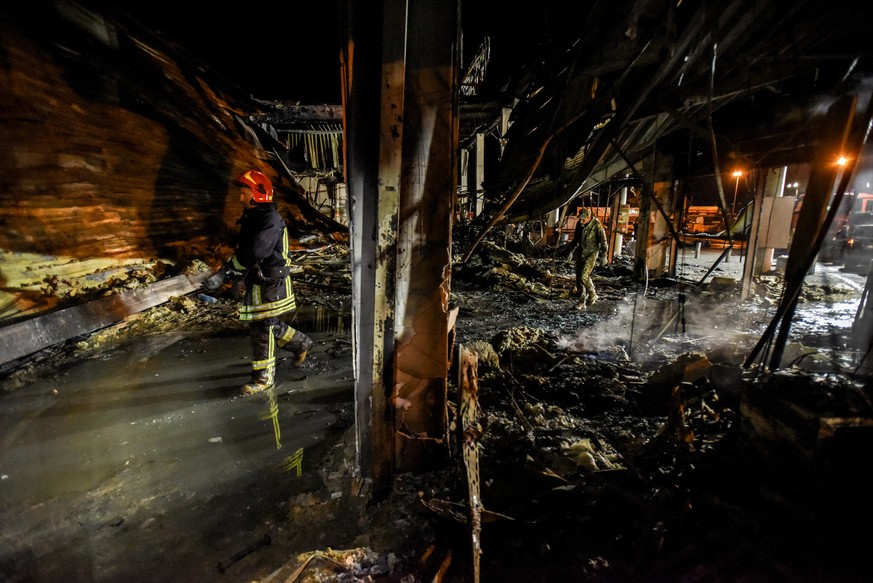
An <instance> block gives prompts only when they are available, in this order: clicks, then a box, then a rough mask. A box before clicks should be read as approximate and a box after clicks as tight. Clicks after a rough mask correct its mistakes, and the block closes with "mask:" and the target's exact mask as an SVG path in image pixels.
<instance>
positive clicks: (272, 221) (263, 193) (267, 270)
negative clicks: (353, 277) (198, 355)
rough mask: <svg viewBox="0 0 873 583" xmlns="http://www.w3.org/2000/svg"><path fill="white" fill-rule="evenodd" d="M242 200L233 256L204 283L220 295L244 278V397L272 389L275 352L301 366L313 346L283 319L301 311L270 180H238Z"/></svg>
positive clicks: (250, 176) (256, 175)
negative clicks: (248, 352) (248, 363)
mask: <svg viewBox="0 0 873 583" xmlns="http://www.w3.org/2000/svg"><path fill="white" fill-rule="evenodd" d="M235 182H236V184H238V185H239V187H240V197H239V200H240V202H241V203H242V205H243V207H244V208H243V213H242V216H241V217H240V219H239V220H238V221H237V223H238V224H239V225H240V232H239V240H238V242H237V247H236V250H235V252H234V254H233V256H232V257H231V258H230V259H228V260H227V261H226V262H225V263H224V265H223V266H222V267H221V269H220V270H219V271H218V272H216V274H214V275H213V276H211V277H210V278H209V279H207V280H206V281H205V282H204V283H203V287H204V288H206V289H217V288H218V287H219V286H220V285H221V283H223V282H224V280H225V279H227V277H232V276H234V275H236V276H238V277H242V279H243V281H244V282H245V288H246V289H245V296H244V299H243V304H242V306H241V308H240V314H239V319H240V320H241V321H243V322H248V323H249V330H250V335H251V345H252V376H251V382H249V383H248V384H246V385H245V386H243V388H242V394H243V395H252V394H254V393H259V392H261V391H264V390H267V389H269V388H271V387H272V386H273V384H274V382H275V377H276V348H284V349H286V350H289V351H291V352H292V353H293V354H294V356H295V362H296V364H297V365H298V366H299V365H300V364H303V362H304V361H305V360H306V356H307V354H308V353H309V350H310V349H311V348H312V346H313V341H312V339H310V338H309V337H307V336H306V335H305V334H303V333H302V332H300V331H299V330H295V329H294V328H292V327H291V326H289V325H288V324H286V323H285V322H284V321H282V320H281V319H280V318H281V317H282V316H287V315H288V314H290V313H292V312H293V311H294V310H296V309H297V303H296V300H295V298H294V288H293V286H292V284H291V261H290V259H289V257H288V230H287V228H286V227H285V221H284V220H283V219H282V216H281V215H280V214H279V211H278V210H277V207H276V204H275V203H274V202H273V185H272V184H271V183H270V179H269V178H267V176H265V175H264V174H263V173H261V172H258V171H257V170H247V171H245V172H243V173H242V174H240V175H239V177H238V178H237V179H236V181H235Z"/></svg>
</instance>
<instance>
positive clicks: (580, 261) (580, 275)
mask: <svg viewBox="0 0 873 583" xmlns="http://www.w3.org/2000/svg"><path fill="white" fill-rule="evenodd" d="M567 250H568V251H573V259H574V260H575V261H576V289H575V291H574V293H578V294H579V303H578V304H576V309H578V310H584V309H585V308H586V307H587V306H590V305H592V304H594V302H596V301H597V292H596V291H595V289H594V282H593V281H591V272H592V271H593V270H594V266H595V265H596V264H597V260H598V257H599V259H600V264H601V265H605V264H606V254H607V250H608V246H607V242H606V232H605V231H604V230H603V225H602V224H601V223H600V221H599V220H597V218H596V217H594V216H593V215H592V214H591V211H590V210H589V209H582V210H581V211H580V212H579V220H578V221H577V223H576V231H575V232H574V234H573V241H572V242H571V243H570V245H569V248H568V249H567Z"/></svg>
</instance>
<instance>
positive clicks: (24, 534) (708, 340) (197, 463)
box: [0, 246, 873, 583]
mask: <svg viewBox="0 0 873 583" xmlns="http://www.w3.org/2000/svg"><path fill="white" fill-rule="evenodd" d="M717 255H718V253H717V252H715V251H714V250H706V252H704V253H703V254H702V255H701V257H693V256H692V255H691V253H690V252H689V253H687V254H686V255H685V257H683V258H682V261H683V263H682V270H680V272H679V273H680V275H681V277H682V279H680V280H676V279H672V280H671V279H661V280H653V281H651V282H648V283H647V284H639V283H634V282H631V281H630V278H629V277H628V276H627V275H626V271H624V270H622V267H621V265H620V264H617V265H615V266H613V267H612V268H611V269H603V270H599V271H598V272H597V275H596V283H597V285H598V293H599V294H600V297H601V299H600V300H599V302H598V303H597V304H595V306H593V307H592V308H590V309H588V310H586V311H577V310H575V309H574V308H573V304H574V301H573V299H572V298H570V297H568V293H567V292H568V291H569V288H570V287H571V283H572V266H570V264H569V263H566V262H563V261H560V260H559V261H555V260H554V259H553V258H541V259H539V260H532V259H530V258H525V257H522V256H519V255H516V254H514V253H512V252H510V251H508V250H506V249H503V248H499V247H497V246H493V247H489V248H488V249H487V250H486V251H483V253H481V254H480V255H479V256H478V259H477V260H475V261H473V262H470V263H469V264H468V265H465V266H463V267H458V268H456V270H455V274H454V276H453V284H452V289H453V291H452V302H453V303H454V304H455V305H457V306H458V307H459V308H460V312H459V315H458V321H457V330H456V331H457V337H456V341H457V342H458V343H460V344H462V345H464V346H466V347H469V348H471V349H473V350H475V351H476V352H477V354H478V355H479V367H478V370H479V387H480V397H479V401H480V406H481V414H480V424H481V438H480V443H479V452H480V464H481V475H480V487H481V491H482V502H483V505H484V508H485V510H486V514H485V516H484V517H483V528H482V533H481V542H482V551H483V553H482V555H481V580H482V581H486V582H487V581H505V582H509V581H622V582H623V581H678V580H681V581H752V580H754V581H774V582H775V581H825V580H827V581H832V580H840V581H861V580H866V578H867V577H866V575H867V573H869V569H870V567H871V565H870V559H869V557H868V553H867V549H869V545H870V542H871V541H870V535H869V534H868V533H866V532H865V530H864V529H863V526H864V524H867V521H869V519H870V517H871V512H870V503H869V501H868V500H867V498H866V492H868V491H869V486H870V483H869V478H866V477H865V474H864V473H863V472H862V471H861V470H860V468H862V467H863V466H864V464H865V462H866V459H869V453H870V443H871V442H870V439H871V438H870V436H869V433H870V430H869V428H868V425H866V423H867V421H866V420H868V419H870V418H871V416H873V412H871V407H870V398H869V394H868V393H869V390H870V383H869V382H867V381H868V379H869V377H865V376H863V375H859V374H856V373H855V372H854V370H855V368H856V367H857V365H858V361H859V358H860V354H859V352H858V351H857V350H856V349H853V348H852V347H851V346H849V344H848V343H847V341H846V336H847V327H850V326H851V321H852V316H853V315H854V310H855V307H856V306H857V304H858V299H859V297H860V293H861V290H862V289H863V286H864V282H865V278H864V277H863V276H860V275H858V274H851V273H845V272H843V271H842V270H841V269H839V267H837V266H829V265H821V264H820V265H819V266H818V268H817V270H816V273H814V274H811V276H810V278H809V279H808V286H807V287H806V288H805V291H804V298H803V301H802V302H801V308H800V310H799V312H798V315H797V317H796V318H795V326H794V327H793V331H794V334H793V336H792V337H793V338H794V339H795V340H793V341H792V342H791V344H790V345H789V347H788V350H787V354H788V357H787V360H788V361H790V362H791V363H792V365H791V366H788V367H786V368H785V369H784V370H783V371H779V372H778V373H776V374H772V375H767V376H766V377H758V378H753V377H752V376H751V375H750V372H749V371H747V370H744V369H743V368H742V367H741V366H740V365H741V363H742V361H743V360H744V359H745V357H746V356H747V354H748V351H749V349H750V347H751V346H752V345H753V344H754V343H755V342H756V341H757V339H758V338H759V336H760V332H761V331H762V330H763V328H764V327H765V326H766V324H767V323H768V321H769V318H770V315H771V313H772V310H773V308H774V306H775V300H776V298H778V292H779V284H780V282H779V277H778V275H774V276H772V277H771V276H765V277H759V278H756V286H757V291H758V293H757V295H756V299H755V300H753V301H749V302H739V301H738V300H737V285H738V284H737V282H738V280H739V276H738V273H739V270H740V269H741V262H740V261H739V260H737V258H733V260H732V261H731V262H729V263H727V264H722V265H721V266H720V267H719V268H718V269H717V270H716V271H714V272H713V275H714V276H715V279H714V280H710V281H709V282H708V283H706V284H705V285H701V286H695V285H689V284H688V282H696V281H698V280H699V278H700V277H702V276H703V274H704V273H706V271H707V270H708V268H709V266H710V265H711V264H712V262H713V261H714V259H715V258H716V257H717ZM340 279H341V278H337V280H340ZM320 281H324V278H321V279H320ZM298 290H299V291H298V293H299V295H300V297H301V303H302V304H303V305H304V306H305V308H304V309H302V310H301V313H300V314H298V321H297V324H298V325H299V326H300V327H301V328H302V329H307V330H309V332H310V333H311V335H312V336H313V337H314V338H315V339H316V340H317V346H316V349H315V351H314V354H313V355H312V358H311V360H310V361H309V362H308V363H307V364H306V365H304V367H303V368H299V369H298V368H295V367H293V366H291V365H289V364H285V365H280V373H279V378H280V381H281V382H280V385H279V387H278V388H277V389H276V390H275V391H274V392H273V394H270V395H257V396H255V397H254V398H252V397H249V398H242V397H238V396H237V394H238V393H237V391H238V388H239V386H240V385H241V384H242V383H243V382H244V381H245V379H246V374H247V365H248V360H247V359H248V345H247V338H246V336H245V331H244V329H242V328H241V327H240V326H239V324H238V323H237V322H235V321H234V320H233V318H232V312H233V309H234V305H235V303H234V302H233V300H230V299H220V300H219V301H218V302H216V303H208V298H203V297H198V296H197V295H196V294H194V295H192V296H190V297H186V298H181V299H179V300H178V301H176V302H172V303H171V304H169V305H167V306H162V307H160V308H156V309H153V310H150V311H149V312H147V313H145V314H143V315H142V317H140V318H134V319H131V321H128V322H125V323H123V324H122V325H119V326H116V327H113V328H112V329H110V330H105V331H102V332H101V333H98V334H95V335H94V336H93V337H91V338H89V339H84V340H81V341H80V342H78V343H76V344H74V345H73V346H68V347H67V348H66V349H65V350H66V351H67V352H68V353H69V354H68V355H67V356H68V357H71V358H67V359H61V360H62V362H60V363H57V364H54V365H52V366H49V365H48V364H47V363H44V364H43V365H40V366H35V367H34V369H33V370H31V371H28V373H27V374H23V375H20V376H18V377H16V378H15V379H7V381H10V382H11V380H15V388H14V390H9V391H8V392H4V394H3V396H2V403H0V415H2V417H3V419H2V420H3V423H2V429H0V440H2V441H0V443H2V445H3V447H2V452H0V474H2V480H0V494H2V496H0V500H2V506H0V523H2V524H3V530H2V548H3V551H2V555H0V573H2V575H3V577H4V579H7V580H10V581H70V580H75V581H122V580H130V579H134V580H197V581H206V580H222V581H255V580H257V581H287V580H299V581H308V580H313V581H314V580H328V581H398V582H399V581H404V582H407V583H408V582H412V581H431V580H442V581H457V582H466V581H472V580H473V579H472V561H471V556H472V555H471V552H472V551H471V542H470V534H469V528H468V526H467V525H466V524H465V523H464V520H463V517H464V511H463V508H464V501H465V496H466V485H465V484H466V482H465V480H466V478H465V476H464V475H463V471H462V465H461V463H460V461H459V460H456V459H455V460H453V461H451V462H448V463H446V464H445V465H441V467H437V468H434V469H433V471H424V472H422V473H420V474H416V475H401V476H398V478H397V481H396V483H395V487H394V488H393V490H392V492H391V494H390V496H389V497H388V498H387V499H385V500H378V501H374V502H371V503H368V502H367V501H366V498H367V492H365V491H361V490H360V485H359V481H358V480H357V479H356V477H355V476H354V469H353V465H354V464H353V461H354V447H355V446H354V439H353V436H354V432H353V428H352V423H353V395H352V391H353V389H352V384H353V381H352V373H351V345H350V343H349V329H348V321H347V315H348V299H349V298H348V296H347V295H344V294H342V293H338V292H336V290H329V289H323V288H322V289H320V288H318V287H307V286H306V285H305V284H304V283H301V285H300V286H299V287H298ZM680 297H682V298H683V301H681V302H680V301H679V298H680ZM204 299H206V300H207V301H203V300H204ZM680 307H681V310H682V311H681V313H680V312H679V309H680ZM204 314H213V316H214V317H213V318H212V319H209V318H204ZM343 314H345V316H343ZM158 323H160V324H158ZM155 329H157V330H158V333H145V331H147V330H152V331H154V330H155ZM677 379H678V382H677ZM676 387H679V388H680V390H678V391H677V390H675V389H676ZM750 387H751V388H750ZM456 390H457V388H456V387H450V391H451V392H452V394H453V395H454V396H453V399H456V398H457V395H456ZM823 420H827V421H826V422H823ZM835 420H844V421H842V422H841V421H835ZM845 420H854V425H853V424H852V423H849V422H846V421H845ZM768 422H769V423H770V424H771V425H772V426H769V427H768V426H765V425H766V423H768ZM828 423H830V425H828ZM822 427H830V428H831V430H832V433H831V434H830V435H827V434H822V433H821V428H822ZM279 446H281V447H279ZM298 469H299V475H298Z"/></svg>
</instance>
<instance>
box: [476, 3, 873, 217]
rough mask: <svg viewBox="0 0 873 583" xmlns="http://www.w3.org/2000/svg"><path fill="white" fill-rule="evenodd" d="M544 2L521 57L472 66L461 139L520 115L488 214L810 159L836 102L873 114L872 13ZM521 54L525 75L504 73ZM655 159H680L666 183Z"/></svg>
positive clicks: (841, 8)
mask: <svg viewBox="0 0 873 583" xmlns="http://www.w3.org/2000/svg"><path fill="white" fill-rule="evenodd" d="M538 6H539V7H540V10H541V11H542V20H543V22H545V24H544V25H542V26H535V25H534V23H536V22H537V19H536V18H534V17H533V15H532V14H531V13H529V12H528V11H525V12H524V14H521V15H518V16H517V18H518V22H517V23H515V24H513V25H511V26H510V27H508V28H512V31H511V34H514V35H515V38H517V39H518V43H517V46H518V50H517V51H514V52H512V53H511V54H506V52H501V51H500V50H498V49H497V48H496V47H489V48H490V49H491V50H490V53H489V54H490V62H488V63H487V64H485V65H483V64H482V63H481V60H480V62H479V63H477V67H475V68H473V71H474V72H476V73H477V74H478V77H477V83H476V85H475V87H476V89H477V91H471V93H475V95H470V96H466V97H464V98H462V106H461V107H462V116H463V115H464V113H466V116H467V123H462V136H461V139H462V145H463V143H464V140H465V138H468V137H469V136H470V135H472V134H474V133H476V132H491V131H493V129H494V127H495V122H494V120H495V119H497V118H498V117H499V115H500V110H501V108H506V107H510V108H511V109H512V113H511V118H510V123H511V125H510V126H509V128H508V131H507V132H506V133H505V134H504V135H502V136H500V140H501V143H502V144H501V147H502V156H501V157H500V162H499V164H498V165H497V167H496V168H494V169H493V171H492V172H491V173H490V174H487V175H486V180H485V182H484V184H483V187H484V195H485V199H486V212H485V213H484V214H483V217H482V219H483V220H484V219H492V220H493V219H495V218H497V219H499V218H500V216H501V215H502V214H504V213H505V217H506V218H507V219H508V220H513V221H520V220H527V219H531V218H539V217H541V216H543V215H544V214H546V213H547V212H549V211H551V210H553V209H555V208H558V207H560V206H561V205H563V204H565V203H566V202H568V201H569V200H571V199H572V198H573V197H575V196H578V195H580V194H583V193H584V192H586V191H588V190H590V189H592V188H594V187H596V186H597V185H598V184H602V183H604V182H609V181H611V180H614V179H617V178H619V179H620V178H624V177H625V176H626V175H628V174H630V175H633V176H635V177H636V178H639V179H640V180H642V181H643V182H645V183H647V184H651V183H652V182H654V181H660V180H675V179H679V180H681V179H683V178H688V177H691V176H695V175H706V176H715V177H717V176H719V174H720V172H728V171H730V170H731V168H732V167H733V166H735V165H739V164H741V165H743V166H744V167H746V168H751V167H756V168H762V169H763V168H768V167H774V166H781V165H786V164H792V163H803V162H807V161H809V160H810V158H811V157H812V155H813V150H814V149H815V147H816V146H817V138H818V135H819V131H818V129H817V125H818V124H820V123H821V120H822V118H823V114H824V112H825V111H826V109H827V106H828V105H829V104H830V103H832V102H833V101H835V100H836V99H837V98H839V97H840V96H842V95H847V94H857V95H858V96H859V103H858V107H864V106H865V100H866V98H867V97H868V96H869V92H870V72H871V71H870V62H869V58H870V56H871V55H870V46H869V45H870V43H869V40H868V39H869V36H868V35H867V33H866V32H865V30H864V27H865V26H866V23H867V22H869V18H867V17H865V13H867V14H866V16H870V14H869V13H870V12H871V8H870V6H869V5H863V6H862V7H859V6H858V5H857V4H854V3H849V2H845V1H842V0H838V1H837V2H821V1H817V0H806V1H800V2H773V1H767V0H735V1H731V2H719V3H713V2H704V1H681V0H680V1H679V2H676V1H675V0H618V1H610V2H584V3H578V2H548V3H544V4H539V5H538ZM470 40H471V42H478V41H477V39H470ZM522 40H524V41H526V42H522ZM501 59H503V60H504V61H503V62H501ZM506 61H511V62H512V63H513V65H514V66H513V67H512V68H511V69H508V70H509V71H511V73H510V74H508V75H507V76H501V74H502V69H501V66H503V67H504V68H505V65H504V63H505V62H506ZM483 77H484V81H483V80H482V78H483ZM483 110H490V112H491V115H490V116H486V115H483ZM471 120H472V121H471ZM479 120H481V121H479ZM462 121H463V120H462ZM477 122H478V123H477ZM656 157H666V158H668V161H667V162H666V164H667V168H668V170H667V172H666V174H665V173H664V172H663V171H662V170H659V171H657V172H656V171H655V169H656V168H663V167H664V164H665V162H664V161H663V160H662V161H660V162H659V163H658V164H656V163H655V162H654V159H655V158H656ZM714 182H715V178H713V183H714Z"/></svg>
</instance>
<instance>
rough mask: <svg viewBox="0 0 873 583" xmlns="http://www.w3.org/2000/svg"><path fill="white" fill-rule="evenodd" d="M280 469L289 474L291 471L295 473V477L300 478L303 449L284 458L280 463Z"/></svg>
mask: <svg viewBox="0 0 873 583" xmlns="http://www.w3.org/2000/svg"><path fill="white" fill-rule="evenodd" d="M282 469H284V470H285V471H286V472H290V471H291V470H295V471H296V472H297V477H298V478H299V477H300V474H301V473H302V472H303V448H302V447H301V448H300V449H298V450H297V451H295V452H294V453H293V454H291V455H290V456H288V457H287V458H285V460H284V461H283V462H282Z"/></svg>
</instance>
